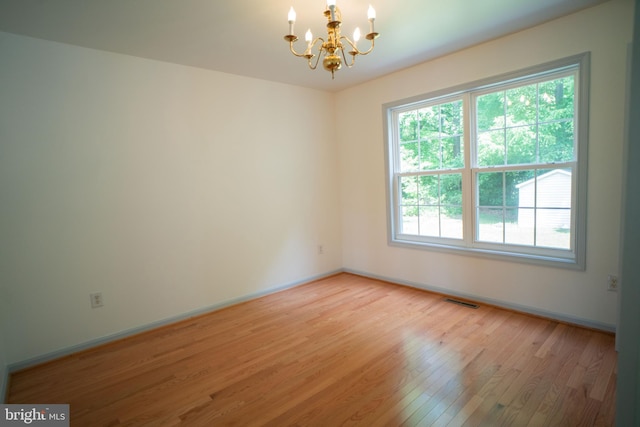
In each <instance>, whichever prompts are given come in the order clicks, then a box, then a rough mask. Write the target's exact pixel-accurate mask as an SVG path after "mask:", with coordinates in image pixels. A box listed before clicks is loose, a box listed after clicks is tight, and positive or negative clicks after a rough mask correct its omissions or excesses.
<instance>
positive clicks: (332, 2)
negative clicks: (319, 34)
mask: <svg viewBox="0 0 640 427" xmlns="http://www.w3.org/2000/svg"><path fill="white" fill-rule="evenodd" d="M327 7H328V8H329V12H330V13H331V21H332V22H334V21H335V20H336V0H327Z"/></svg>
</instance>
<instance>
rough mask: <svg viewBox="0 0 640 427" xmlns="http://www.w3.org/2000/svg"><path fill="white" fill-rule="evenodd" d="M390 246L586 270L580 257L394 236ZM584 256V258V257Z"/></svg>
mask: <svg viewBox="0 0 640 427" xmlns="http://www.w3.org/2000/svg"><path fill="white" fill-rule="evenodd" d="M389 246H395V247H401V248H408V249H418V250H425V251H433V252H444V253H450V254H454V255H461V256H474V257H480V258H487V259H493V260H498V261H507V262H519V263H524V264H532V265H538V266H542V267H556V268H564V269H570V270H578V271H584V270H585V262H584V261H583V262H579V261H578V259H579V258H580V257H576V258H565V257H556V256H549V255H538V254H528V253H519V252H510V251H500V250H495V249H486V248H472V247H466V246H459V245H449V244H445V243H431V242H420V241H414V240H405V239H402V238H392V239H391V240H389ZM582 258H583V259H584V257H582Z"/></svg>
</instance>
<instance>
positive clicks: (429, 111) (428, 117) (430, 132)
mask: <svg viewBox="0 0 640 427" xmlns="http://www.w3.org/2000/svg"><path fill="white" fill-rule="evenodd" d="M439 110H440V109H439V106H437V105H434V106H431V107H427V108H423V109H421V110H420V138H421V139H428V138H438V137H439V136H440V111H439Z"/></svg>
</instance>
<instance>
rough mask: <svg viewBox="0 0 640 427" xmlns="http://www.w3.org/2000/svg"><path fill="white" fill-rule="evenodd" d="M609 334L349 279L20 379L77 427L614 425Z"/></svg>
mask: <svg viewBox="0 0 640 427" xmlns="http://www.w3.org/2000/svg"><path fill="white" fill-rule="evenodd" d="M616 376H617V357H616V353H615V350H614V338H613V336H612V335H611V334H607V333H604V332H599V331H594V330H588V329H583V328H580V327H576V326H572V325H568V324H563V323H558V322H556V321H553V320H548V319H543V318H538V317H532V316H528V315H524V314H520V313H517V312H513V311H509V310H502V309H499V308H497V307H492V306H484V305H481V306H480V307H479V308H478V309H470V308H468V307H464V306H460V305H456V304H452V303H449V302H445V301H444V300H443V296H442V295H439V294H434V293H430V292H426V291H422V290H418V289H413V288H409V287H405V286H400V285H394V284H391V283H386V282H382V281H378V280H373V279H368V278H364V277H361V276H357V275H353V274H347V273H342V274H339V275H336V276H332V277H329V278H326V279H322V280H319V281H315V282H312V283H309V284H306V285H302V286H298V287H296V288H293V289H289V290H285V291H282V292H278V293H274V294H271V295H267V296H265V297H262V298H258V299H255V300H252V301H247V302H244V303H241V304H237V305H234V306H231V307H227V308H224V309H221V310H218V311H215V312H212V313H208V314H205V315H201V316H198V317H195V318H191V319H188V320H185V321H182V322H178V323H175V324H172V325H167V326H164V327H161V328H158V329H156V330H153V331H148V332H145V333H142V334H138V335H135V336H131V337H128V338H126V339H123V340H119V341H116V342H113V343H108V344H106V345H101V346H99V347H96V348H93V349H90V350H86V351H83V352H80V353H77V354H73V355H70V356H66V357H63V358H60V359H58V360H55V361H51V362H48V363H45V364H42V365H40V366H36V367H33V368H29V369H25V370H23V371H20V372H15V373H13V374H12V375H11V379H10V388H9V402H10V403H68V404H70V408H71V420H72V425H73V426H154V427H157V426H172V427H182V426H210V425H216V426H218V425H221V426H225V425H229V426H232V425H235V426H262V425H266V426H288V425H292V426H293V425H295V426H319V427H326V426H338V425H343V426H350V425H353V426H367V427H369V426H394V427H395V426H401V425H404V426H429V425H431V426H445V425H449V426H483V425H491V426H492V425H518V426H519V425H530V426H547V425H549V426H553V425H562V426H573V425H576V426H578V425H585V426H587V425H588V426H591V425H594V426H612V425H613V423H614V417H615V384H616Z"/></svg>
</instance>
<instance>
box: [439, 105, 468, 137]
mask: <svg viewBox="0 0 640 427" xmlns="http://www.w3.org/2000/svg"><path fill="white" fill-rule="evenodd" d="M440 116H441V117H440V122H441V125H442V126H441V129H440V133H441V135H444V136H455V135H462V130H463V124H462V101H455V102H450V103H448V104H442V105H441V106H440Z"/></svg>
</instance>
